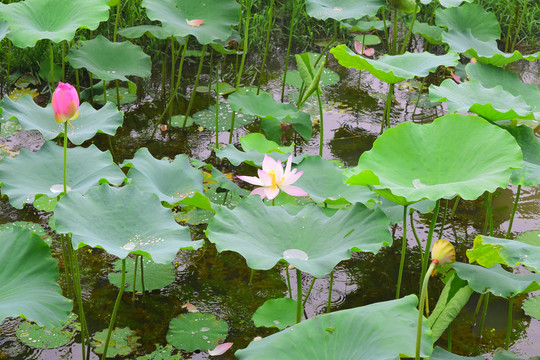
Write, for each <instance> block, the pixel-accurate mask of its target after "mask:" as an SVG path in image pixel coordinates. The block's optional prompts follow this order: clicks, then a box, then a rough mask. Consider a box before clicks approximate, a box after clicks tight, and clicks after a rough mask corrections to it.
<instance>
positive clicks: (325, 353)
mask: <svg viewBox="0 0 540 360" xmlns="http://www.w3.org/2000/svg"><path fill="white" fill-rule="evenodd" d="M416 303H417V298H416V296H414V295H409V296H406V297H404V298H401V299H399V300H392V301H384V302H378V303H375V304H371V305H367V306H362V307H357V308H353V309H348V310H341V311H336V312H333V313H330V314H325V315H320V316H317V317H315V318H311V319H308V320H306V321H302V322H301V323H299V324H296V325H294V326H291V327H290V328H288V329H285V330H283V331H280V332H278V333H277V334H273V335H270V336H268V337H266V338H264V339H262V340H259V341H253V342H251V343H250V344H249V346H248V347H247V348H246V349H243V350H238V351H237V352H236V353H235V355H236V357H237V358H238V359H239V360H248V359H257V360H276V359H280V360H298V359H312V360H323V359H355V360H374V359H377V360H398V359H400V355H401V354H404V355H405V357H414V353H415V344H416V325H417V321H418V310H416ZM430 332H431V331H430V330H429V328H428V326H427V321H426V320H425V319H424V320H423V332H422V348H421V351H420V353H421V355H420V356H421V357H428V356H429V355H430V354H431V351H432V349H433V340H432V338H431V334H430Z"/></svg>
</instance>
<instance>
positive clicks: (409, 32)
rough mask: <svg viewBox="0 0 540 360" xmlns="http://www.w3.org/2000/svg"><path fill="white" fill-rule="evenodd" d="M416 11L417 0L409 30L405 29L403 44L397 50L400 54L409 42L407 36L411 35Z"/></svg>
mask: <svg viewBox="0 0 540 360" xmlns="http://www.w3.org/2000/svg"><path fill="white" fill-rule="evenodd" d="M417 12H418V1H416V6H415V7H414V13H413V18H412V21H411V26H409V30H407V34H405V39H403V45H401V51H400V52H399V53H400V54H403V53H404V52H405V50H406V49H407V45H408V43H409V37H410V36H411V33H412V29H413V26H414V23H415V22H416V14H417Z"/></svg>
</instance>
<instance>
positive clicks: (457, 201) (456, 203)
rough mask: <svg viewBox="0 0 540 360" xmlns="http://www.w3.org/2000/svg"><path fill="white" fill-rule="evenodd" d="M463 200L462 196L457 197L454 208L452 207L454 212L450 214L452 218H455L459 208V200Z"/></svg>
mask: <svg viewBox="0 0 540 360" xmlns="http://www.w3.org/2000/svg"><path fill="white" fill-rule="evenodd" d="M460 199H461V196H459V195H457V196H456V200H455V201H454V206H453V207H452V212H451V213H450V217H451V218H452V217H454V215H455V214H456V210H457V207H458V205H459V200H460Z"/></svg>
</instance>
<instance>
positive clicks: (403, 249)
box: [396, 205, 408, 299]
mask: <svg viewBox="0 0 540 360" xmlns="http://www.w3.org/2000/svg"><path fill="white" fill-rule="evenodd" d="M407 209H408V206H407V205H405V206H403V241H402V242H401V260H400V261H399V273H398V281H397V288H396V299H399V292H400V291H401V279H402V278H403V267H404V265H405V253H406V252H407Z"/></svg>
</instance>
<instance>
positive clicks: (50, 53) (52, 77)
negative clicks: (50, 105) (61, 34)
mask: <svg viewBox="0 0 540 360" xmlns="http://www.w3.org/2000/svg"><path fill="white" fill-rule="evenodd" d="M49 57H50V58H51V61H50V66H51V94H52V93H53V92H54V89H55V87H54V53H53V48H52V40H49Z"/></svg>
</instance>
